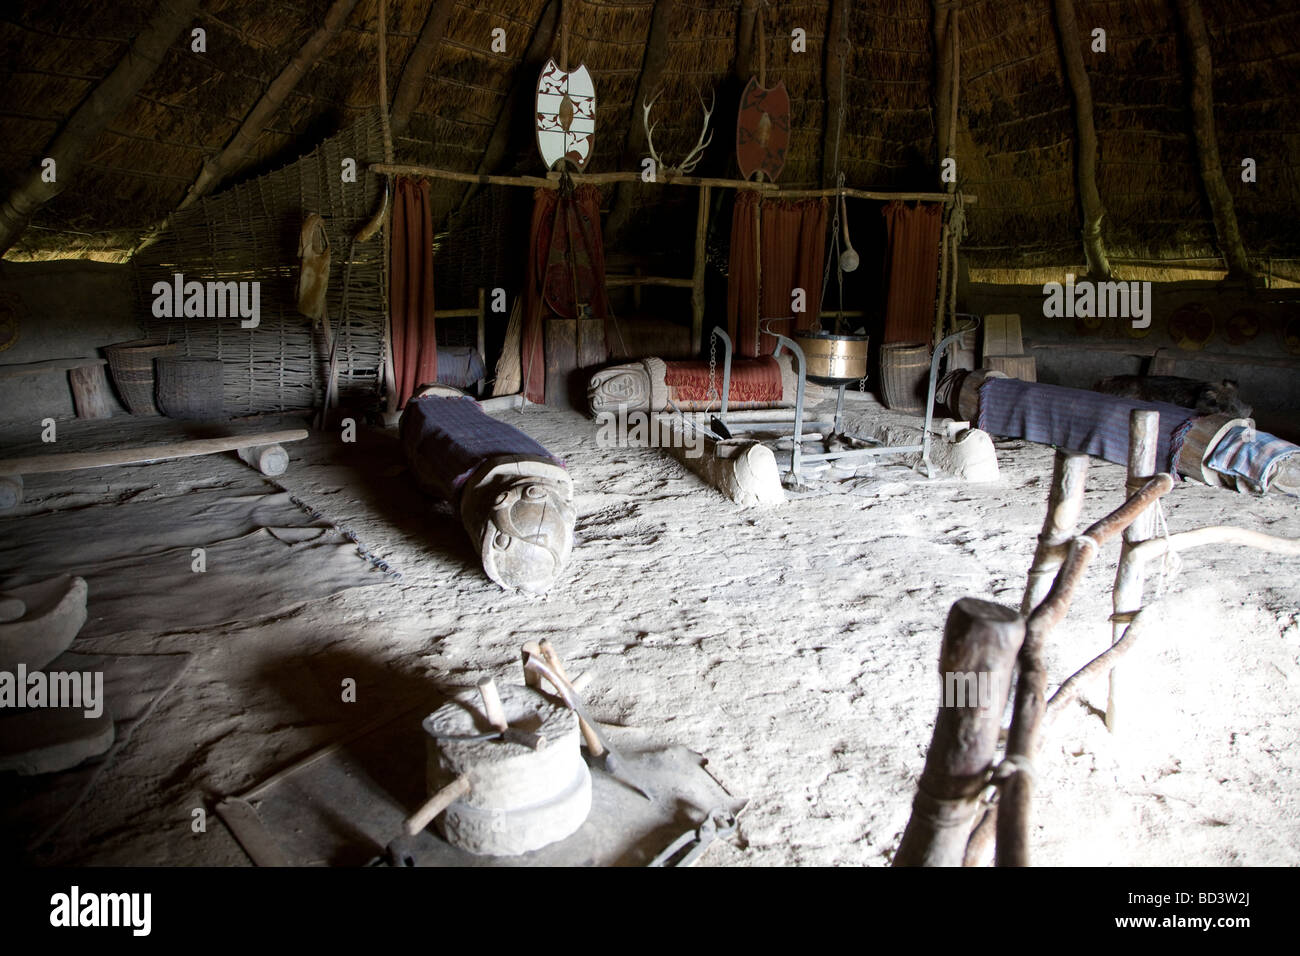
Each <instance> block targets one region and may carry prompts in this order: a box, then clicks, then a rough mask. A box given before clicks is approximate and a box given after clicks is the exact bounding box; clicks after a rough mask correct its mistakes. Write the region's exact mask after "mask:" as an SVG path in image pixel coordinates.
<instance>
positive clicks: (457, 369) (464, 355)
mask: <svg viewBox="0 0 1300 956" xmlns="http://www.w3.org/2000/svg"><path fill="white" fill-rule="evenodd" d="M483 375H484V368H483V358H482V357H481V356H480V355H479V354H478V350H477V349H472V348H470V347H469V346H468V345H457V346H441V347H439V349H438V384H439V385H450V386H452V387H453V388H469V387H470V386H471V385H473V384H474V383H475V382H477V381H479V380H480V379H481V378H482V377H483Z"/></svg>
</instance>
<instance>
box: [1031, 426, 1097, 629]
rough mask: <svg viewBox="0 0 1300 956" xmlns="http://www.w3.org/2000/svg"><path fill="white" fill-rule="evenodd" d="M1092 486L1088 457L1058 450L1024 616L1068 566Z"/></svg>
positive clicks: (1032, 566) (1038, 602)
mask: <svg viewBox="0 0 1300 956" xmlns="http://www.w3.org/2000/svg"><path fill="white" fill-rule="evenodd" d="M1087 483H1088V456H1087V455H1085V454H1083V453H1082V452H1077V451H1067V450H1066V449H1064V448H1058V449H1057V450H1056V458H1055V460H1054V461H1053V463H1052V488H1051V491H1049V492H1048V495H1047V517H1046V518H1045V519H1043V530H1042V531H1041V532H1039V534H1038V548H1037V549H1036V550H1035V551H1034V560H1033V563H1032V564H1031V565H1030V567H1029V582H1028V584H1027V585H1026V586H1025V597H1024V600H1023V601H1021V602H1020V613H1021V614H1023V615H1025V616H1026V617H1028V616H1029V613H1030V612H1031V611H1032V610H1033V609H1034V608H1036V607H1038V605H1039V604H1040V603H1041V602H1042V600H1043V598H1045V597H1047V592H1048V589H1049V588H1051V586H1052V581H1053V580H1054V579H1055V578H1056V572H1057V570H1058V569H1060V567H1061V565H1062V564H1064V563H1065V555H1066V553H1067V552H1068V550H1069V545H1070V541H1071V540H1072V539H1073V538H1074V528H1075V525H1077V524H1078V523H1079V513H1080V512H1081V511H1082V510H1083V492H1084V488H1085V486H1086V485H1087Z"/></svg>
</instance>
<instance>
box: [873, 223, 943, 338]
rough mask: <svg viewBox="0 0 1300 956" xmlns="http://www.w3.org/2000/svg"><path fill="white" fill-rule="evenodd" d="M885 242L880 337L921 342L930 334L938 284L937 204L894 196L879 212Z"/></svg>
mask: <svg viewBox="0 0 1300 956" xmlns="http://www.w3.org/2000/svg"><path fill="white" fill-rule="evenodd" d="M882 215H883V216H884V217H885V231H886V236H887V242H888V249H889V252H888V260H887V263H886V266H885V277H886V281H887V283H888V285H887V288H888V292H887V293H886V296H885V334H884V338H883V339H882V341H883V342H884V343H886V344H888V343H890V342H924V343H925V344H926V345H929V344H931V342H930V340H931V339H932V338H933V337H934V297H935V296H936V295H937V294H938V286H939V236H940V232H941V231H942V229H943V206H941V205H940V204H938V203H918V204H917V205H915V206H908V205H907V204H906V203H904V202H901V201H899V200H894V201H893V202H891V203H888V204H887V205H886V206H885V208H884V209H883V210H882Z"/></svg>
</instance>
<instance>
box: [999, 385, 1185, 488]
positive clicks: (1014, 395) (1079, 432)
mask: <svg viewBox="0 0 1300 956" xmlns="http://www.w3.org/2000/svg"><path fill="white" fill-rule="evenodd" d="M1135 408H1146V409H1151V410H1153V411H1157V412H1159V413H1160V436H1159V441H1158V442H1157V444H1156V467H1157V468H1158V469H1159V470H1161V471H1167V472H1169V473H1170V474H1171V475H1174V476H1177V474H1178V472H1177V470H1176V469H1175V467H1174V464H1175V462H1176V461H1177V459H1178V452H1179V450H1180V449H1181V448H1182V444H1183V439H1184V437H1185V436H1186V435H1187V431H1188V429H1190V428H1191V424H1192V419H1194V418H1195V417H1196V412H1195V411H1194V410H1192V409H1190V408H1180V407H1179V406H1177V405H1169V404H1166V403H1164V402H1144V401H1141V400H1139V399H1135V398H1119V397H1118V396H1115V395H1103V394H1101V393H1100V392H1090V391H1085V390H1084V389H1079V388H1065V387H1063V386H1060V385H1044V384H1041V383H1038V382H1022V381H1020V380H1019V379H1015V378H991V379H989V380H988V381H987V382H985V383H984V384H983V385H981V386H980V414H979V424H978V427H979V428H981V429H983V430H984V431H986V432H988V433H989V434H991V435H1002V436H1005V437H1009V438H1023V439H1025V440H1027V441H1033V442H1040V443H1041V444H1044V445H1055V446H1057V447H1058V448H1068V449H1070V450H1071V451H1081V452H1086V453H1087V454H1089V455H1096V456H1097V457H1098V458H1104V459H1106V460H1107V461H1113V462H1115V463H1116V464H1118V465H1125V464H1128V431H1129V429H1128V419H1129V412H1130V411H1132V410H1133V409H1135ZM1175 480H1177V478H1176V477H1175Z"/></svg>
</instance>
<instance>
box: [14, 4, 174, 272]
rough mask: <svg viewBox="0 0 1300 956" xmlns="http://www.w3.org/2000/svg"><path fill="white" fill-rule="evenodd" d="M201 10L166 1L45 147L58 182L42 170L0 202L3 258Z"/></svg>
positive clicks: (59, 190) (32, 174)
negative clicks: (47, 176)
mask: <svg viewBox="0 0 1300 956" xmlns="http://www.w3.org/2000/svg"><path fill="white" fill-rule="evenodd" d="M198 8H199V0H163V2H162V3H161V4H160V6H159V9H158V12H157V13H156V14H155V15H154V17H153V19H152V20H150V21H149V24H148V25H147V26H146V27H145V28H144V30H143V31H142V32H141V33H140V35H139V36H137V37H136V38H135V40H134V41H133V42H132V43H131V46H130V48H129V49H128V50H127V51H126V54H125V55H124V56H123V57H122V59H121V60H119V61H118V63H117V65H116V66H115V67H113V69H112V71H111V72H110V73H109V74H108V75H107V76H106V77H104V79H102V80H101V81H100V82H99V85H97V86H96V87H95V88H94V89H93V90H92V91H91V92H90V95H89V96H87V97H86V98H85V99H84V100H82V102H81V104H80V105H79V106H78V107H77V108H76V110H75V111H73V113H72V115H71V116H70V117H69V118H68V121H67V122H66V123H65V124H64V125H63V128H62V129H61V130H59V132H58V134H57V135H56V136H55V137H54V139H53V140H51V141H50V143H49V145H48V146H46V147H45V150H44V152H43V154H42V158H48V159H53V160H54V162H55V181H54V182H46V181H45V180H44V176H43V174H44V172H45V170H44V169H43V168H42V167H40V166H37V167H35V168H34V169H32V170H31V171H30V172H29V173H28V174H27V176H26V177H25V178H24V179H23V180H22V181H21V182H19V183H18V184H17V185H16V186H15V187H14V188H13V189H12V190H11V191H10V193H9V195H8V196H6V197H4V199H3V201H0V254H3V253H5V252H7V251H8V250H9V248H10V247H11V246H12V245H13V244H14V243H15V242H16V241H17V240H18V237H19V236H20V235H21V234H22V232H23V230H24V229H26V228H27V223H28V221H29V220H30V219H31V216H32V214H33V213H34V212H36V210H37V209H39V208H40V207H41V206H43V205H44V204H45V203H47V202H49V201H50V200H51V199H53V198H54V197H55V196H57V195H58V194H59V193H61V192H62V191H63V190H64V189H65V188H66V187H67V185H68V183H69V182H71V181H72V175H73V171H74V170H75V169H76V166H77V163H78V162H80V160H81V158H82V156H83V155H84V154H85V152H86V150H87V149H89V148H90V147H91V146H92V145H93V144H94V142H95V140H96V139H98V138H99V135H100V134H101V133H102V132H103V131H104V129H105V127H107V126H108V124H109V123H110V122H112V121H113V119H114V118H115V117H116V116H117V115H118V114H119V113H121V112H122V110H123V109H125V108H126V106H127V104H129V103H130V102H131V100H132V99H133V98H134V97H135V94H136V93H137V92H138V91H139V89H140V87H142V86H143V85H144V83H145V81H146V80H148V79H149V77H151V76H152V75H153V74H154V71H155V70H157V69H158V67H159V65H160V64H161V63H162V59H163V56H164V55H165V54H166V52H167V48H168V47H169V46H171V45H172V43H173V42H175V40H176V38H177V36H179V35H180V34H181V31H183V30H184V29H185V28H186V27H187V26H189V25H190V23H191V22H192V21H193V19H194V15H195V13H197V12H198Z"/></svg>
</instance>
